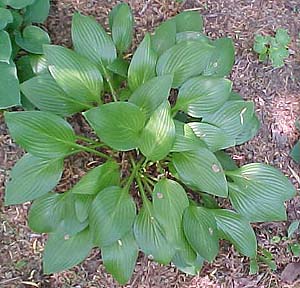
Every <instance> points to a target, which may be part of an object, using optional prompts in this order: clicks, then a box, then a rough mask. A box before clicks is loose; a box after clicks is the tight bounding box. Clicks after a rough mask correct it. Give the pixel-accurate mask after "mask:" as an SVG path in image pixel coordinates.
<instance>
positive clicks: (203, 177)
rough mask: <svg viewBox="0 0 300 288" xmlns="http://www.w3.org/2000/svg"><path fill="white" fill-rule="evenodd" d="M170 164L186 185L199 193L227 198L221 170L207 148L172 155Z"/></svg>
mask: <svg viewBox="0 0 300 288" xmlns="http://www.w3.org/2000/svg"><path fill="white" fill-rule="evenodd" d="M172 163H173V164H174V166H175V169H176V171H177V173H178V175H179V177H180V179H181V180H182V181H183V182H184V183H185V184H186V185H188V186H190V187H191V188H193V189H195V190H198V191H199V192H207V193H209V194H212V195H216V196H220V197H227V195H228V187H227V181H226V178H225V174H224V171H223V168H222V166H221V164H220V162H219V161H218V159H217V158H216V156H215V155H214V154H213V153H212V152H210V151H209V150H208V149H207V148H204V147H199V148H198V149H197V150H194V151H188V152H181V153H173V155H172Z"/></svg>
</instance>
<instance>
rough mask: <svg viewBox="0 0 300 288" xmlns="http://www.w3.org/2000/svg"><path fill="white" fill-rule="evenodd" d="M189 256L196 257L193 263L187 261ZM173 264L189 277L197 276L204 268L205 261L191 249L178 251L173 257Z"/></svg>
mask: <svg viewBox="0 0 300 288" xmlns="http://www.w3.org/2000/svg"><path fill="white" fill-rule="evenodd" d="M188 245H189V244H188ZM189 246H190V245H189ZM192 253H193V254H192ZM189 254H190V255H194V256H195V259H194V260H193V261H188V260H187V257H189ZM172 262H173V263H174V265H175V266H176V267H177V269H179V270H180V271H182V272H184V273H186V274H189V275H197V274H198V273H199V271H200V270H201V268H202V266H203V262H204V259H203V258H202V257H201V256H200V255H197V254H196V253H195V252H194V250H193V249H192V248H191V247H190V248H189V250H184V251H178V252H177V253H176V254H175V256H174V257H173V259H172Z"/></svg>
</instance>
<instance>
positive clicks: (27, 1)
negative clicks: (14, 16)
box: [6, 0, 35, 9]
mask: <svg viewBox="0 0 300 288" xmlns="http://www.w3.org/2000/svg"><path fill="white" fill-rule="evenodd" d="M34 1H35V0H7V1H6V4H7V5H9V6H10V7H12V8H14V9H22V8H25V7H26V6H29V5H31V4H33V3H34Z"/></svg>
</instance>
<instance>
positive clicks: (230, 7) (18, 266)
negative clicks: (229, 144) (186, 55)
mask: <svg viewBox="0 0 300 288" xmlns="http://www.w3.org/2000/svg"><path fill="white" fill-rule="evenodd" d="M116 2H118V1H100V0H98V1H95V0H61V1H59V0H53V1H52V8H51V14H50V17H49V19H48V21H47V23H46V29H48V31H49V33H50V35H51V37H52V39H53V42H54V43H55V44H60V45H65V46H70V45H71V42H70V23H71V15H72V13H73V12H74V11H81V12H82V13H84V14H87V15H93V16H95V17H96V18H97V20H98V21H99V22H100V23H101V24H103V25H104V26H105V27H107V15H108V12H109V10H110V9H111V8H112V7H113V6H114V4H115V3H116ZM126 2H128V3H129V4H130V5H131V7H132V9H133V12H134V16H135V21H136V27H135V30H136V41H135V43H139V42H140V41H141V39H142V37H143V35H144V33H145V31H153V29H154V28H155V27H156V26H157V25H158V24H159V23H160V22H161V21H163V20H165V19H168V18H169V17H172V16H174V15H176V14H177V13H178V12H179V11H182V10H187V9H193V10H199V12H200V13H201V14H202V15H203V16H204V20H205V30H206V33H207V34H208V35H209V36H210V37H212V38H217V37H223V36H229V37H232V39H233V40H234V43H235V48H236V60H235V66H234V69H233V72H232V74H231V77H230V78H231V80H233V82H234V90H235V91H237V92H239V93H240V94H241V95H242V96H243V98H244V99H247V100H252V101H254V103H255V106H256V112H257V114H258V116H259V118H260V120H261V129H260V131H259V133H258V135H257V136H256V137H255V138H254V139H252V140H251V141H249V142H248V143H246V144H244V145H242V146H239V147H235V148H233V149H230V150H229V151H230V153H231V155H232V157H233V158H234V159H235V160H236V161H237V162H238V164H239V165H243V164H245V163H250V162H265V163H269V164H271V165H274V166H275V167H277V168H279V169H281V170H282V171H283V172H284V173H285V174H286V175H287V176H288V177H289V178H290V179H291V181H292V182H293V183H294V184H295V185H296V187H297V188H299V185H300V183H299V181H300V180H299V177H298V175H300V168H299V165H297V164H296V163H294V162H293V161H292V160H291V159H290V157H289V153H290V150H291V147H292V146H293V145H294V143H295V141H296V140H297V139H298V137H299V134H298V133H297V131H296V129H295V126H294V123H295V120H296V119H297V117H298V116H299V115H300V105H299V98H300V92H299V91H300V53H299V51H300V37H299V32H300V3H299V1H298V0H295V1H292V0H286V1H284V0H268V1H265V0H242V1H236V0H207V1H205V0H197V1H188V0H187V1H183V2H181V3H179V2H175V1H164V0H143V1H137V0H132V1H126ZM278 27H283V28H286V29H288V31H289V33H290V35H291V38H292V42H291V45H290V56H289V58H288V59H287V60H286V61H285V63H286V65H285V66H284V67H283V68H279V69H273V68H272V66H271V64H270V63H260V62H258V60H257V55H256V54H255V53H254V52H253V51H252V46H253V38H254V35H255V33H262V34H273V33H274V30H276V28H278ZM77 120H78V119H72V123H73V125H74V127H75V129H82V126H81V125H78V122H77ZM0 131H1V133H0V194H1V200H0V201H2V199H3V194H4V183H5V182H6V181H7V179H8V177H9V170H10V169H11V167H12V166H13V165H14V163H15V162H16V161H17V160H18V159H19V158H20V157H21V156H22V154H23V151H22V150H21V149H20V148H19V147H18V146H17V145H16V144H14V143H13V142H12V140H11V139H10V137H9V135H8V132H7V129H6V126H5V124H4V121H3V116H2V115H0ZM79 156H80V157H71V158H70V159H69V160H67V162H66V172H65V177H63V181H62V182H61V183H60V188H62V189H63V190H64V189H67V188H68V187H69V185H71V184H72V183H73V182H75V181H77V180H76V179H78V178H79V177H80V176H82V174H83V173H84V171H86V170H87V169H89V168H90V167H91V165H93V161H98V160H97V159H95V158H91V157H90V156H89V155H88V154H86V153H82V154H81V155H79ZM91 163H92V164H91ZM70 179H71V180H70ZM0 204H1V202H0ZM0 207H1V208H0V220H1V223H0V224H1V225H0V239H1V246H0V287H78V288H79V287H103V288H104V287H109V288H110V287H111V288H113V287H120V286H118V284H117V283H116V282H115V281H114V280H113V279H112V277H111V276H110V275H109V274H107V273H106V272H105V269H104V268H103V266H102V263H101V257H100V254H99V252H98V251H96V250H94V251H92V253H91V254H90V256H89V258H88V259H87V260H86V261H84V262H83V263H81V264H80V265H78V266H76V267H75V268H73V269H70V270H69V271H65V272H61V273H57V274H54V275H52V276H45V275H43V274H42V270H41V253H42V251H43V245H44V243H45V239H46V236H45V235H38V234H35V233H33V232H32V231H30V229H29V228H28V226H27V223H26V218H27V211H28V208H29V204H24V205H18V206H13V207H3V205H0ZM287 210H288V218H289V220H288V221H287V222H286V223H275V222H274V223H264V224H259V225H254V228H255V231H256V235H257V238H258V245H259V247H260V249H263V248H264V249H267V250H268V251H270V252H271V253H273V255H274V260H275V262H276V264H277V270H276V271H274V272H272V271H270V269H269V268H268V267H267V266H266V265H261V267H260V272H259V274H258V275H252V276H249V261H248V259H246V258H244V257H242V256H240V255H239V254H238V253H237V252H236V251H235V250H234V249H233V247H232V246H231V245H229V244H228V243H225V242H224V243H222V248H221V251H220V253H219V256H218V257H217V259H216V260H215V261H214V262H213V263H211V264H206V265H205V266H204V267H203V269H202V271H201V272H200V274H199V275H197V276H195V277H191V276H187V275H185V274H183V273H180V272H179V271H178V270H177V269H176V268H175V267H173V266H171V265H169V266H161V265H158V264H157V263H154V262H153V261H151V260H150V259H148V258H147V257H146V256H144V255H140V257H139V261H138V263H137V266H136V269H135V272H134V275H133V277H132V279H131V281H130V283H128V285H125V286H124V287H133V288H135V287H141V288H142V287H145V288H146V287H147V288H148V287H174V288H175V287H178V288H179V287H180V288H185V287H186V288H188V287H189V288H196V287H199V288H200V287H213V288H217V287H226V288H227V287H261V288H262V287H300V284H297V283H296V284H292V285H290V286H289V285H287V284H285V283H283V282H282V281H281V277H280V275H281V271H282V270H283V268H284V267H285V266H286V265H287V264H288V263H290V262H294V261H297V260H298V259H297V258H295V257H293V256H292V254H291V253H290V252H289V251H288V241H286V240H282V241H280V242H279V243H274V242H273V241H272V238H273V237H274V236H280V237H283V236H285V235H286V231H287V227H288V225H289V223H290V222H291V221H292V220H294V219H299V218H300V217H299V214H300V197H299V196H297V197H295V198H294V199H293V200H291V201H289V203H287ZM298 285H299V286H298Z"/></svg>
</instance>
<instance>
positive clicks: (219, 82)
mask: <svg viewBox="0 0 300 288" xmlns="http://www.w3.org/2000/svg"><path fill="white" fill-rule="evenodd" d="M231 87H232V82H231V81H230V80H228V79H224V78H213V77H207V76H200V77H195V78H192V79H190V80H188V81H186V82H185V83H184V84H183V85H182V87H180V89H179V94H178V98H177V101H176V106H175V109H176V108H177V109H180V110H183V111H185V112H187V114H188V115H190V116H192V117H196V118H200V117H202V116H204V115H206V114H210V113H213V112H215V111H216V110H218V109H219V108H221V107H222V106H223V104H224V103H225V102H226V101H227V99H228V97H229V95H230V92H231Z"/></svg>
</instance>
